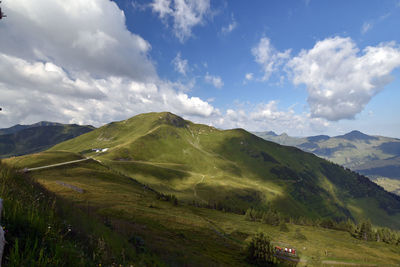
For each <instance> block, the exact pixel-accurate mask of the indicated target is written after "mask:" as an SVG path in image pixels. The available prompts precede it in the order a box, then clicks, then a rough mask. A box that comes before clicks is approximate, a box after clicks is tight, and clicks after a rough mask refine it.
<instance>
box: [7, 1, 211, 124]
mask: <svg viewBox="0 0 400 267" xmlns="http://www.w3.org/2000/svg"><path fill="white" fill-rule="evenodd" d="M4 4H5V7H6V8H7V10H8V12H9V14H10V16H9V17H8V18H7V20H6V21H4V23H3V22H2V23H1V27H2V40H1V42H0V96H1V97H0V105H1V107H2V108H3V111H2V112H1V113H0V125H1V126H2V127H6V126H10V125H13V124H16V123H34V122H37V121H41V120H49V121H59V122H69V123H84V124H93V125H96V126H99V125H102V124H104V123H108V122H110V121H115V120H122V119H126V118H128V117H130V116H133V115H136V114H139V113H143V112H150V111H171V112H174V113H176V114H178V115H181V116H190V117H191V118H197V117H200V118H201V117H207V116H216V115H217V114H219V111H218V109H216V108H214V107H213V106H212V105H211V104H209V103H208V102H206V101H204V100H202V99H200V98H198V97H193V96H190V95H188V94H186V93H184V92H185V91H186V90H187V89H188V87H191V86H193V84H192V82H190V83H189V84H187V85H186V84H181V83H173V82H169V81H162V80H160V78H159V77H158V75H157V73H156V71H155V67H154V65H153V63H152V62H151V60H150V59H149V57H148V52H149V50H150V44H149V43H148V42H147V41H145V40H144V39H143V38H141V37H140V36H138V35H135V34H132V33H131V32H129V31H128V30H127V29H126V25H125V16H124V13H123V12H122V11H121V10H120V9H119V8H118V6H117V5H116V4H115V3H113V2H111V1H108V0H73V1H62V0H37V1H35V3H33V2H30V1H23V0H13V1H7V2H5V3H4ZM43 6H45V7H46V8H43ZM3 38H5V39H3Z"/></svg>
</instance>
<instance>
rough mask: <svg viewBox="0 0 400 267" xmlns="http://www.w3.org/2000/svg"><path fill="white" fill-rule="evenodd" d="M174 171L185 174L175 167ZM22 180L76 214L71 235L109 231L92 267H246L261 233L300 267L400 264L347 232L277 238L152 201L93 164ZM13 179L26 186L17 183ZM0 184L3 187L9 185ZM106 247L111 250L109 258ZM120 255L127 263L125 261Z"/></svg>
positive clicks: (299, 229)
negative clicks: (248, 247)
mask: <svg viewBox="0 0 400 267" xmlns="http://www.w3.org/2000/svg"><path fill="white" fill-rule="evenodd" d="M54 153H58V152H42V153H39V154H36V155H35V157H34V159H31V160H29V161H28V159H27V158H28V157H30V156H26V157H24V160H19V161H16V159H18V158H13V159H7V160H5V162H6V163H7V164H13V165H14V166H15V167H17V168H22V167H30V166H38V162H40V164H45V165H47V164H50V163H53V160H52V159H51V156H50V155H48V154H53V155H54ZM63 157H64V158H63ZM75 157H79V155H78V154H75V153H72V152H70V153H67V152H64V153H62V156H59V158H58V160H59V161H60V162H63V161H68V160H69V159H71V158H75ZM160 165H161V164H160ZM172 166H175V165H172ZM169 167H171V166H168V168H169ZM174 169H175V170H177V169H181V170H183V169H184V168H182V166H181V165H176V168H174ZM143 172H144V171H143ZM27 175H29V177H31V178H32V179H33V180H34V181H37V182H39V183H40V184H41V185H42V186H43V187H44V188H46V189H47V190H49V191H51V192H54V193H55V195H56V196H57V197H58V198H60V199H64V200H65V201H69V202H68V203H70V204H69V205H68V207H70V209H71V207H73V208H77V210H74V213H72V215H73V214H75V215H73V216H72V218H75V219H74V220H78V219H79V221H78V222H73V221H72V222H71V221H69V222H68V223H69V224H71V225H72V226H71V228H72V229H73V231H77V230H78V229H80V226H81V225H88V222H87V221H86V220H89V219H88V217H89V218H91V220H89V222H91V224H89V225H92V224H93V225H96V227H95V228H94V229H101V230H102V231H103V230H106V232H107V233H108V234H107V235H106V236H105V237H102V235H101V234H99V232H98V230H96V233H93V235H94V236H96V239H95V240H96V241H98V240H103V241H102V242H99V241H98V242H94V243H92V244H93V245H94V251H96V253H99V251H103V252H102V254H101V255H103V256H102V257H104V258H102V259H103V261H94V262H96V264H97V263H99V262H102V263H103V265H104V264H107V262H108V263H109V261H108V260H111V261H113V260H114V262H115V264H117V265H118V264H125V265H127V264H128V263H132V262H133V263H134V264H135V266H136V265H138V266H154V265H156V264H155V263H158V264H162V263H160V262H159V261H158V259H160V261H162V262H163V264H165V265H170V266H247V263H246V261H245V255H244V254H243V247H244V246H245V244H246V243H247V242H248V241H249V240H250V239H251V238H252V236H253V235H254V234H255V233H257V232H260V231H261V232H264V233H267V234H268V235H269V236H271V238H272V241H273V244H274V245H278V246H283V247H285V246H287V247H293V248H295V249H296V250H297V251H298V253H299V256H300V259H301V262H300V263H299V266H305V265H307V266H331V265H332V264H341V265H345V264H350V265H351V264H359V265H361V266H362V265H363V264H373V265H377V266H396V265H397V264H399V263H400V247H399V246H394V245H389V244H385V243H382V242H380V243H377V242H365V241H361V240H358V239H355V238H353V237H351V236H350V234H349V233H347V232H343V231H336V230H329V229H324V228H320V227H313V226H300V225H294V224H291V223H288V224H287V227H288V229H287V230H286V231H281V230H280V227H279V226H271V225H267V224H263V223H260V222H250V221H246V220H245V216H244V215H239V214H235V213H229V212H222V211H218V210H214V209H207V208H199V207H196V206H193V205H188V204H186V203H185V202H184V201H179V203H178V205H174V204H173V203H171V202H167V201H163V200H162V198H161V199H160V198H159V197H157V196H158V193H157V192H155V191H154V190H152V189H151V188H149V187H147V186H144V185H143V184H140V183H138V182H137V181H135V180H134V179H132V178H129V177H127V176H125V175H122V174H121V173H119V172H118V171H115V170H114V169H112V168H111V169H110V168H109V166H107V165H104V164H103V163H100V162H98V161H95V160H89V161H84V162H79V163H76V164H73V165H69V166H59V167H55V168H52V169H43V170H38V171H33V172H31V173H28V174H27ZM15 178H16V179H18V180H20V181H21V182H22V183H23V184H25V185H27V183H24V182H23V181H24V180H23V177H21V175H20V176H19V177H15ZM205 179H206V178H205ZM197 182H198V181H197ZM4 184H6V185H8V184H9V181H6V182H5V183H3V184H2V185H4ZM66 185H71V186H74V187H76V188H80V189H82V191H76V190H74V189H73V188H71V187H70V186H66ZM28 201H29V200H28ZM58 203H60V202H59V201H57V205H58ZM6 208H7V209H10V207H6ZM68 215H71V213H69V214H68ZM86 216H88V217H86ZM66 218H69V217H68V216H67V217H66ZM61 221H62V217H61ZM82 221H83V222H84V223H83V224H82ZM45 226H46V227H47V224H45ZM90 229H93V227H88V228H84V229H82V230H79V231H78V232H79V233H82V234H84V233H88V232H87V231H89V230H90ZM89 233H90V232H89ZM100 233H101V232H100ZM110 235H111V236H110ZM112 237H117V239H113V238H112ZM75 238H76V239H75ZM67 239H68V240H69V241H71V242H77V246H78V247H79V244H81V243H80V242H82V241H79V240H82V239H80V238H78V236H75V235H74V236H67ZM74 240H75V241H74ZM84 240H85V239H83V241H84ZM102 245H103V246H104V245H106V247H105V249H104V250H101V248H102ZM110 247H115V250H114V251H109V249H110ZM121 248H123V249H124V250H121ZM8 249H9V250H13V249H14V250H15V246H14V247H13V245H10V246H9V248H8ZM105 251H107V253H106V252H105ZM123 251H124V252H123ZM96 255H99V254H96ZM123 255H125V261H122V260H123ZM128 255H129V256H128ZM155 255H157V257H156V256H155ZM99 257H100V256H99ZM113 257H114V259H113ZM149 261H150V262H149ZM151 261H153V262H151ZM324 263H325V265H324ZM88 265H89V264H88ZM108 265H111V264H108ZM89 266H90V265H89Z"/></svg>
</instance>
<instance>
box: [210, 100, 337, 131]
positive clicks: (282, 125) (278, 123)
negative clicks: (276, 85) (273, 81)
mask: <svg viewBox="0 0 400 267" xmlns="http://www.w3.org/2000/svg"><path fill="white" fill-rule="evenodd" d="M208 119H209V120H210V119H211V121H212V122H213V123H212V124H213V126H216V127H219V128H245V129H246V130H250V131H266V130H273V131H276V132H278V133H282V132H286V133H289V134H291V135H294V136H301V135H312V134H314V133H315V132H319V133H321V132H323V131H326V130H327V129H329V127H330V126H331V125H330V123H329V122H328V121H327V120H325V119H321V118H312V117H310V115H309V114H307V113H301V114H296V112H295V111H294V110H293V108H292V107H290V108H288V109H280V108H279V107H278V101H276V100H271V101H269V102H268V103H266V104H265V103H264V104H259V105H256V106H253V107H251V106H248V105H240V107H237V108H230V109H227V110H226V111H225V112H224V113H221V115H218V116H211V117H210V118H208Z"/></svg>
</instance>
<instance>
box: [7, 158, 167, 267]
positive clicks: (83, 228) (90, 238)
mask: <svg viewBox="0 0 400 267" xmlns="http://www.w3.org/2000/svg"><path fill="white" fill-rule="evenodd" d="M0 185H1V187H0V197H1V198H2V199H3V200H4V209H3V216H2V220H1V225H2V226H3V227H4V229H5V232H6V235H5V237H6V240H7V244H6V247H5V252H4V256H3V262H4V263H5V266H98V265H99V264H103V265H112V264H123V265H129V264H138V265H148V264H149V263H154V264H157V263H158V262H159V260H158V259H157V257H156V256H154V255H151V254H149V253H148V252H145V251H138V250H137V249H136V248H135V246H134V245H132V244H131V243H130V242H129V240H127V239H126V238H124V237H123V236H121V235H120V234H118V233H116V232H115V231H113V230H112V229H110V228H109V227H107V226H106V225H104V224H103V222H102V220H101V218H102V217H101V216H100V214H99V213H97V212H96V211H94V210H92V207H90V209H87V210H85V209H82V208H79V207H80V205H78V203H75V204H74V203H73V202H72V201H71V199H65V198H62V197H61V195H60V194H56V195H54V194H53V193H51V192H49V191H48V190H46V189H45V188H43V186H42V185H40V184H37V183H36V182H35V181H33V180H32V179H31V178H30V177H28V176H26V175H22V174H17V173H15V172H14V170H12V169H10V168H9V167H8V166H6V165H4V164H2V163H1V162H0ZM88 207H89V206H88Z"/></svg>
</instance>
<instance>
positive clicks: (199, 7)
mask: <svg viewBox="0 0 400 267" xmlns="http://www.w3.org/2000/svg"><path fill="white" fill-rule="evenodd" d="M150 6H151V8H152V10H153V12H155V13H158V15H159V17H160V18H161V19H162V20H163V22H164V23H165V24H166V25H169V19H170V20H172V21H173V23H172V24H173V31H174V34H175V36H176V37H177V38H178V39H179V40H180V41H181V42H184V41H185V40H186V39H188V38H189V37H190V36H191V35H192V28H193V27H195V26H197V25H201V24H203V23H204V22H205V18H206V15H207V14H208V13H209V12H210V10H211V8H210V0H172V1H171V0H154V1H153V2H152V3H151V4H150Z"/></svg>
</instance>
